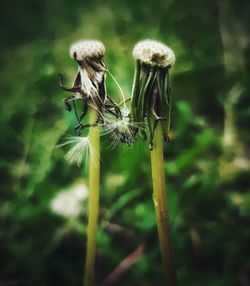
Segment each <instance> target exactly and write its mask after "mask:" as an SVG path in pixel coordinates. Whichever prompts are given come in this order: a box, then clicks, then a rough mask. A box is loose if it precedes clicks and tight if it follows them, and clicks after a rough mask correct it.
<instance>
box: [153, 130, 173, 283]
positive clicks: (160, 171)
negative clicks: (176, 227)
mask: <svg viewBox="0 0 250 286" xmlns="http://www.w3.org/2000/svg"><path fill="white" fill-rule="evenodd" d="M153 146H154V148H153V150H152V151H150V156H151V166H152V179H153V201H154V205H155V212H156V221H157V229H158V237H159V244H160V251H161V258H162V262H163V266H164V274H165V279H166V286H176V285H177V277H176V269H175V263H174V258H173V252H172V246H171V239H170V230H169V222H168V209H167V197H166V193H165V187H166V182H165V174H164V156H163V139H162V127H161V124H158V126H157V127H156V129H155V133H154V140H153Z"/></svg>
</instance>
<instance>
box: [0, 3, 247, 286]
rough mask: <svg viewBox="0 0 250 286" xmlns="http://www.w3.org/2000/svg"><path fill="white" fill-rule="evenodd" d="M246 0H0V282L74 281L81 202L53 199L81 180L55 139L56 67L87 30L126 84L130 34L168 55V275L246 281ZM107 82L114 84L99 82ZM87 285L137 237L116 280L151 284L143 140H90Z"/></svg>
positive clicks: (69, 69)
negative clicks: (94, 240) (91, 259)
mask: <svg viewBox="0 0 250 286" xmlns="http://www.w3.org/2000/svg"><path fill="white" fill-rule="evenodd" d="M249 12H250V3H249V1H246V0H238V1H232V0H222V1H215V0H212V1H199V0H193V1H187V0H184V1H172V0H170V1H160V0H155V1H149V0H147V1H145V0H144V1H142V0H127V1H115V0H108V1H98V0H92V1H90V0H85V1H80V0H72V1H66V0H51V1H49V0H45V1H31V0H24V1H15V0H10V1H5V2H3V3H2V4H1V10H0V22H1V26H0V31H1V39H2V40H1V43H0V49H1V54H0V63H1V70H0V74H1V79H0V84H1V115H0V122H1V136H0V147H1V148H0V153H1V160H0V168H1V193H0V194H1V196H0V223H1V229H0V252H1V257H0V285H1V286H5V285H6V286H7V285H20V286H21V285H24V286H30V285H32V286H33V285H36V286H43V285H46V286H50V285H61V286H68V285H82V277H83V262H84V255H85V244H86V205H85V207H84V211H83V212H82V214H81V215H80V216H79V217H78V218H77V219H71V220H69V219H65V218H63V217H61V216H58V215H56V214H55V213H53V212H52V210H51V208H50V205H51V201H52V199H53V198H54V197H55V196H56V195H57V194H58V193H59V192H61V191H62V190H64V189H67V188H71V186H72V185H74V184H75V183H76V182H78V181H79V179H81V178H83V179H85V180H86V174H85V173H84V172H83V170H82V169H79V168H77V167H74V166H73V167H69V166H68V164H67V163H66V162H65V161H64V154H65V149H62V148H55V146H56V145H57V144H59V143H60V142H61V141H62V139H63V138H64V137H65V136H66V135H70V134H73V126H74V116H73V115H72V114H70V113H68V112H66V111H65V110H64V108H63V103H62V99H63V98H64V97H65V94H64V93H63V92H62V91H61V90H60V89H59V86H58V81H57V78H56V77H57V74H58V73H59V72H62V73H63V74H65V76H66V79H67V81H68V84H69V82H70V81H71V80H72V79H73V77H74V74H75V71H76V65H75V63H74V62H73V61H72V60H71V59H70V58H69V55H68V48H69V46H70V44H71V43H72V42H73V41H76V40H79V39H83V38H97V39H99V40H101V41H103V43H104V44H105V45H106V49H107V54H106V63H107V65H108V67H109V69H110V70H111V72H112V73H113V74H114V75H115V76H116V78H117V80H118V81H119V82H120V84H121V86H122V87H123V89H124V92H125V94H126V95H127V96H129V95H130V92H131V85H132V79H133V70H134V62H133V59H132V56H131V50H132V48H133V45H134V44H135V43H136V42H137V41H138V40H141V39H144V38H152V39H158V40H161V41H163V42H165V43H167V44H168V45H169V46H170V47H172V48H173V49H174V51H175V53H176V57H177V61H176V65H175V67H174V68H173V69H172V71H171V80H172V90H173V97H174V106H173V114H172V132H171V138H172V140H171V142H170V143H169V144H168V145H166V146H165V147H166V150H165V155H166V173H167V186H168V200H169V216H170V223H171V232H172V238H173V244H174V250H175V257H176V265H177V269H178V277H179V281H180V285H186V286H188V285H190V286H196V285H197V286H198V285H211V286H231V285H232V286H233V285H242V286H245V285H250V284H249V283H250V282H249V281H250V279H249V271H250V270H249V269H250V258H249V253H250V244H249V241H250V228H249V222H250V194H249V192H248V191H249V175H250V173H249V170H250V161H249V152H248V151H249V139H250V137H249V133H248V126H249V122H250V109H249V102H250V100H249V91H250V88H249V75H250V61H249V58H250V46H249V43H250V40H249V25H247V23H248V18H249ZM107 85H108V90H109V93H110V94H111V95H112V96H113V97H114V98H116V97H117V96H118V95H117V93H118V91H117V88H116V87H115V85H114V84H113V83H112V81H110V80H108V83H107ZM102 161H103V163H102V178H101V182H102V185H101V216H100V229H99V233H98V252H97V265H96V269H97V277H96V281H97V284H98V285H99V284H100V283H101V282H102V281H103V280H104V279H105V278H106V277H107V275H109V274H110V273H111V272H112V271H113V270H114V268H115V267H116V266H117V265H118V264H119V263H120V262H121V261H122V260H123V259H124V258H125V257H127V256H128V255H129V254H130V253H132V252H133V251H134V250H135V249H136V248H137V247H138V246H139V245H141V244H145V245H146V251H145V254H144V255H143V256H142V257H140V259H139V260H138V261H137V262H136V263H134V264H133V265H132V267H131V268H130V269H129V270H127V271H126V272H125V273H124V274H123V276H121V277H120V279H119V280H118V281H117V282H116V284H115V285H135V286H136V285H139V286H141V285H143V286H144V285H145V286H151V285H163V274H162V270H161V263H160V255H159V249H158V244H157V236H156V226H155V219H154V208H153V203H152V195H151V193H152V188H151V173H150V171H151V170H150V164H149V163H150V161H149V151H148V146H147V144H146V143H145V142H139V143H137V144H136V145H135V146H134V148H133V149H130V150H128V151H127V152H124V151H123V150H122V148H119V147H118V148H115V149H110V148H109V142H108V141H107V140H106V139H104V138H103V142H102Z"/></svg>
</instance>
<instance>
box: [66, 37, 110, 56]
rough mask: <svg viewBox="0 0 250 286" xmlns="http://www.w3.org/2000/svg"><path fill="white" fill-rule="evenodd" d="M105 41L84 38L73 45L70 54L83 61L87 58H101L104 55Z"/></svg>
mask: <svg viewBox="0 0 250 286" xmlns="http://www.w3.org/2000/svg"><path fill="white" fill-rule="evenodd" d="M104 53H105V47H104V45H103V43H101V42H99V41H96V40H82V41H79V42H75V43H73V44H72V45H71V47H70V51H69V54H70V56H71V58H73V59H75V57H76V60H78V61H82V60H84V59H85V58H101V57H103V56H104Z"/></svg>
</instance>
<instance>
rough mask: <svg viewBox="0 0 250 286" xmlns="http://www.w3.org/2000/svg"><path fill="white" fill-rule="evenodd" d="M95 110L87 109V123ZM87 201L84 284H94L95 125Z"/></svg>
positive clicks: (97, 162) (97, 185)
mask: <svg viewBox="0 0 250 286" xmlns="http://www.w3.org/2000/svg"><path fill="white" fill-rule="evenodd" d="M97 117H98V114H97V111H96V110H95V109H93V108H90V110H89V123H90V124H92V123H94V122H96V120H97ZM89 140H90V146H91V148H90V153H89V201H88V229H87V253H86V264H85V277H84V286H92V285H93V284H94V266H95V254H96V233H97V227H98V215H99V191H100V134H99V130H98V128H96V127H91V128H90V131H89Z"/></svg>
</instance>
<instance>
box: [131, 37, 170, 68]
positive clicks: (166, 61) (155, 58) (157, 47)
mask: <svg viewBox="0 0 250 286" xmlns="http://www.w3.org/2000/svg"><path fill="white" fill-rule="evenodd" d="M133 57H134V59H135V60H138V61H140V62H141V63H144V64H147V65H150V66H158V67H168V66H172V65H173V64H174V63H175V54H174V52H173V50H172V49H170V48H169V47H168V46H166V45H164V44H163V43H161V42H158V41H154V40H144V41H140V42H138V43H137V44H136V45H135V47H134V50H133Z"/></svg>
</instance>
